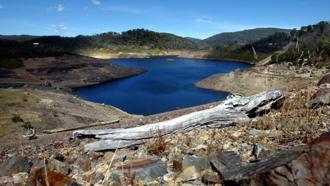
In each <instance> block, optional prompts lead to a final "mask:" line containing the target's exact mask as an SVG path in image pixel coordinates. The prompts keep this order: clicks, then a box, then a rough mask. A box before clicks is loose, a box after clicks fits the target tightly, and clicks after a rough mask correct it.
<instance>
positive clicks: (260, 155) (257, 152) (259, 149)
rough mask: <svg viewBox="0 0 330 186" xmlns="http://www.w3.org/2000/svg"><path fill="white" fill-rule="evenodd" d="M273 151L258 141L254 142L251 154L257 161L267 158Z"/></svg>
mask: <svg viewBox="0 0 330 186" xmlns="http://www.w3.org/2000/svg"><path fill="white" fill-rule="evenodd" d="M271 153H272V151H271V150H270V149H268V148H267V147H266V146H263V145H261V144H258V143H255V144H253V147H252V152H251V155H252V156H254V158H255V160H256V161H258V160H261V159H265V158H267V157H268V156H269V155H271Z"/></svg>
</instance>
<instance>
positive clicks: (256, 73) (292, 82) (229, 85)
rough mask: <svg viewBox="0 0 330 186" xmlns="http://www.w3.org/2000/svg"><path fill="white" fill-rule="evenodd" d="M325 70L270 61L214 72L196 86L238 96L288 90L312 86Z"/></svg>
mask: <svg viewBox="0 0 330 186" xmlns="http://www.w3.org/2000/svg"><path fill="white" fill-rule="evenodd" d="M326 71H327V69H315V68H311V67H305V68H300V67H295V66H289V65H287V64H273V65H267V66H257V67H253V68H250V69H246V70H237V71H234V72H231V73H225V74H215V75H212V76H210V77H208V78H206V79H203V80H201V81H199V82H198V83H197V84H196V86H197V87H200V88H205V89H211V90H219V91H227V92H232V93H238V94H241V95H253V94H256V93H258V92H261V91H265V90H269V89H274V88H280V89H286V90H290V89H293V88H303V87H306V86H307V85H315V84H316V83H317V81H318V80H319V78H320V77H321V76H322V75H324V74H325V73H326Z"/></svg>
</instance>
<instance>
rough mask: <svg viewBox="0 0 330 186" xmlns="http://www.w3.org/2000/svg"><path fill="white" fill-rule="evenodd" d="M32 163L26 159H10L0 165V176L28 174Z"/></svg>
mask: <svg viewBox="0 0 330 186" xmlns="http://www.w3.org/2000/svg"><path fill="white" fill-rule="evenodd" d="M31 166H32V163H31V162H30V161H29V160H28V159H27V158H26V157H11V158H9V159H8V160H7V161H5V162H4V163H2V164H1V165H0V176H12V175H13V174H16V173H19V172H30V169H31Z"/></svg>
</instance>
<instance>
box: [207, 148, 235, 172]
mask: <svg viewBox="0 0 330 186" xmlns="http://www.w3.org/2000/svg"><path fill="white" fill-rule="evenodd" d="M210 159H211V164H212V165H213V167H215V168H216V169H217V171H219V172H220V174H221V175H223V174H224V173H225V172H227V171H228V170H231V169H237V168H239V167H241V158H240V155H239V154H236V153H235V152H233V151H224V152H220V153H218V154H215V155H212V157H210Z"/></svg>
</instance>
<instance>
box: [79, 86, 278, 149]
mask: <svg viewBox="0 0 330 186" xmlns="http://www.w3.org/2000/svg"><path fill="white" fill-rule="evenodd" d="M283 94H284V93H283V91H282V90H272V91H268V92H262V93H259V94H256V95H254V96H249V97H241V96H237V95H236V96H230V97H228V98H227V99H226V100H225V101H223V102H221V103H220V104H219V105H218V106H216V107H214V108H210V109H206V110H202V111H198V112H193V113H190V114H187V115H183V116H180V117H178V118H174V119H171V120H167V121H163V122H157V123H152V124H146V125H143V126H139V127H134V128H126V129H123V128H119V129H104V130H78V131H75V132H73V135H74V137H84V136H93V137H96V138H99V139H103V140H100V141H97V142H94V143H91V144H87V145H85V150H87V151H99V150H107V149H116V148H123V147H127V146H131V145H136V144H139V143H142V142H143V141H142V140H143V139H149V138H153V137H157V136H159V135H167V134H173V133H177V132H182V131H187V130H191V129H193V128H201V127H213V128H214V127H217V128H220V127H226V126H230V125H234V124H236V123H238V122H249V121H250V117H251V116H254V115H257V114H259V113H261V112H265V111H267V110H269V109H270V108H271V107H272V105H273V104H275V103H277V102H278V101H279V100H280V99H282V98H283Z"/></svg>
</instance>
